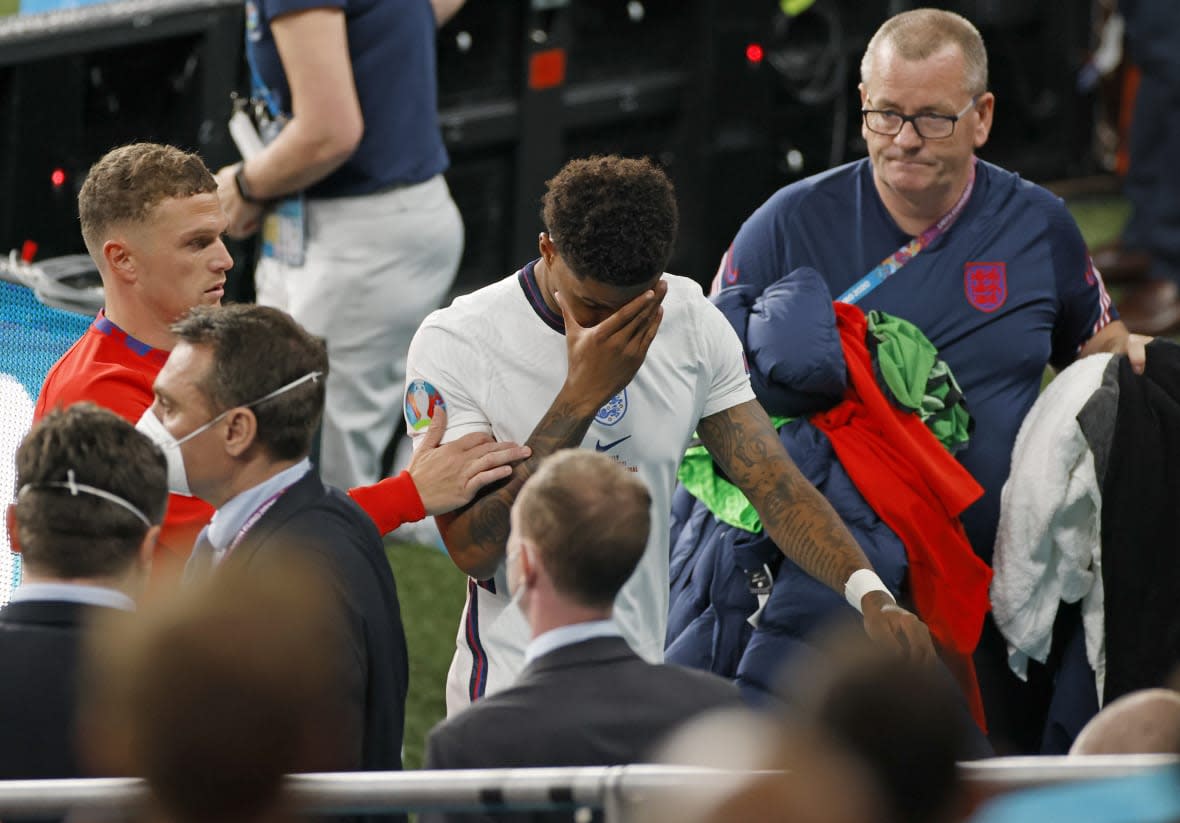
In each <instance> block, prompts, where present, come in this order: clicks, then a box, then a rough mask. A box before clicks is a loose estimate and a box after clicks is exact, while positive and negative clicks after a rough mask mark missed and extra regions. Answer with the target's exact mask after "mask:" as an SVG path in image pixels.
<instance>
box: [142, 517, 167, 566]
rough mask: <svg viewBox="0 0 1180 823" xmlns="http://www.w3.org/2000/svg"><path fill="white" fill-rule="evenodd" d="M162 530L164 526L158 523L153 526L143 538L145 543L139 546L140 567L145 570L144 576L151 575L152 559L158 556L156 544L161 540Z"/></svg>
mask: <svg viewBox="0 0 1180 823" xmlns="http://www.w3.org/2000/svg"><path fill="white" fill-rule="evenodd" d="M162 529H163V526H161V525H160V524H158V523H157V524H156V525H155V526H152V527H151V528H150V529H148V530H147V534H145V535H144V536H143V542H142V543H140V544H139V567H140V568H141V569H143V573H144V574H150V573H151V570H152V559H153V558H154V557H155V556H156V543H157V542H158V541H159V539H160V531H161V530H162Z"/></svg>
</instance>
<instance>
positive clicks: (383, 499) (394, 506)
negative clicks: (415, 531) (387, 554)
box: [348, 471, 426, 534]
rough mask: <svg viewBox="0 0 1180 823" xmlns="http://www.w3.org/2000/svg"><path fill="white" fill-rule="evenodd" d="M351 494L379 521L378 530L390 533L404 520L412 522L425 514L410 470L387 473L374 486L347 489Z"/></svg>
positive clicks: (375, 521)
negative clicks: (387, 474) (391, 475)
mask: <svg viewBox="0 0 1180 823" xmlns="http://www.w3.org/2000/svg"><path fill="white" fill-rule="evenodd" d="M348 496H349V497H351V498H352V499H353V502H355V503H356V504H357V505H358V506H360V507H361V508H362V509H364V510H365V514H367V515H369V517H371V518H372V519H373V522H374V523H375V524H377V531H379V532H381V534H388V533H389V532H391V531H393V530H394V529H396V528H397V527H398V526H400V525H402V524H403V523H413V522H414V521H415V520H421V519H422V518H423V517H425V516H426V509H424V508H423V507H422V498H421V497H419V496H418V489H417V487H416V486H415V485H414V478H412V477H410V473H409V472H408V471H403V472H402V473H401V474H399V475H398V476H397V477H387V478H385V479H384V480H382V481H381V482H380V483H374V484H373V485H372V486H358V487H357V488H355V489H349V490H348Z"/></svg>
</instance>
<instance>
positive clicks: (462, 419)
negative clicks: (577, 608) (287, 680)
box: [406, 264, 754, 714]
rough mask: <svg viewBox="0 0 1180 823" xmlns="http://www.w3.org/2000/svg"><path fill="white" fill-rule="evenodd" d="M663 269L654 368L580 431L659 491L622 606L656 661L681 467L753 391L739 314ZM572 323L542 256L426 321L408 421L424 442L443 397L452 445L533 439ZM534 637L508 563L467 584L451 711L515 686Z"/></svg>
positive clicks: (413, 363) (619, 610)
mask: <svg viewBox="0 0 1180 823" xmlns="http://www.w3.org/2000/svg"><path fill="white" fill-rule="evenodd" d="M663 279H664V280H665V281H666V282H667V284H668V293H667V295H666V296H665V298H664V302H663V308H664V316H663V320H662V321H661V324H660V329H659V331H658V332H657V334H656V337H655V340H654V341H653V342H652V344H651V348H650V349H649V350H648V353H647V357H646V359H645V360H644V363H643V366H641V367H640V369H639V371H638V372H637V373H636V375H635V377H634V378H633V379H632V381H631V383H630V384H628V386H627V387H626V389H624V390H623V391H622V392H620V393H619V394H617V395H616V396H615V397H613V398H612V399H611V400H610V401H608V402H607V403H606V404H605V405H604V406H603V407H602V409H601V410H600V411H599V412H598V415H597V416H596V417H595V419H594V422H593V423H592V424H591V426H590V429H589V431H587V433H586V437H585V439H584V440H583V441H582V448H584V449H595V450H597V451H599V452H604V453H606V454H609V455H610V456H612V457H613V458H614V459H615V460H617V461H618V462H620V463H622V464H623V465H624V466H626V467H627V468H628V469H629V470H630V471H634V472H638V474H639V476H640V477H641V478H642V479H643V480H644V481H645V482H646V483H647V486H648V489H649V490H650V492H651V497H652V510H651V536H650V538H649V539H648V544H647V550H646V551H645V553H644V556H643V559H642V560H641V561H640V564H639V567H638V568H637V569H636V571H635V573H634V574H633V575H632V576H631V579H630V580H628V581H627V584H626V585H625V586H624V587H623V589H622V591H621V592H620V593H619V596H618V598H617V599H616V601H615V611H614V619H615V621H616V622H617V623H618V625H619V628H620V629H621V630H622V632H623V636H624V637H625V638H626V640H627V642H628V643H629V644H630V645H631V646H632V647H633V648H634V649H635V650H636V652H638V653H639V654H640V655H642V656H643V657H644V658H646V659H647V660H651V661H659V660H662V659H663V650H664V633H665V629H666V626H667V616H668V520H669V516H670V509H671V498H672V492H673V489H674V488H675V485H676V470H677V468H678V466H679V465H680V460H681V458H682V457H683V456H684V450H685V448H686V447H687V446H688V443H689V440H690V439H691V437H692V435H693V432H694V430H695V429H696V426H697V423H698V421H699V420H700V419H701V418H702V417H707V416H709V415H711V414H715V413H717V412H720V411H724V410H725V409H728V408H731V407H733V406H736V405H738V404H740V403H744V402H746V401H748V400H752V399H754V393H753V391H752V389H751V388H750V381H749V377H748V375H747V372H746V367H745V358H744V355H743V353H742V347H741V343H740V342H739V340H738V338H737V335H736V334H735V333H734V331H733V329H732V328H731V327H730V325H729V323H728V321H726V319H725V318H724V317H723V316H722V314H721V312H720V311H718V310H717V308H716V307H715V306H713V305H712V304H711V303H709V301H708V300H706V299H705V297H704V295H703V294H702V292H701V288H700V286H698V285H697V284H696V283H695V282H693V281H692V280H689V279H687V278H684V277H677V276H675V275H669V274H665V275H664V277H663ZM563 328H564V326H563V323H562V318H561V315H560V314H554V312H553V311H552V310H550V309H549V307H548V306H547V305H546V304H545V302H544V300H543V299H542V298H541V294H540V290H539V289H538V287H537V282H536V279H535V278H534V276H533V264H529V265H528V266H526V267H525V268H524V269H522V270H521V271H519V272H517V273H516V274H515V275H512V276H511V277H508V278H505V279H504V280H501V281H499V282H497V283H493V284H491V285H489V286H486V287H484V288H482V289H479V290H478V291H475V292H473V293H471V294H468V295H465V296H463V297H459V298H457V299H456V300H455V302H454V303H453V304H452V305H451V306H449V307H448V308H445V309H440V310H438V311H436V312H434V313H433V314H431V315H430V316H429V317H427V318H426V320H425V321H424V322H423V324H422V326H421V328H419V330H418V332H417V334H415V336H414V340H413V342H412V343H411V344H410V349H409V354H408V358H407V368H406V385H407V391H406V420H407V424H408V426H409V429H410V433H411V435H413V436H414V438H415V445H417V443H418V442H419V440H420V437H421V435H422V434H423V433H424V432H425V427H426V425H427V424H428V423H429V411H430V409H432V408H433V406H434V405H435V404H436V403H437V402H438V398H439V397H441V398H442V401H443V402H444V403H445V405H446V410H447V432H446V437H445V439H446V440H447V441H450V440H454V439H456V438H458V437H462V436H463V435H465V434H468V433H470V432H488V433H490V434H491V435H492V436H493V437H495V438H496V439H497V440H513V441H516V442H518V443H524V442H526V441H527V440H528V438H529V435H530V434H531V433H532V431H533V429H534V428H536V426H537V423H539V422H540V420H541V418H542V417H543V416H544V414H545V412H546V411H547V410H548V409H549V406H550V405H551V404H552V402H553V399H554V398H555V397H556V396H557V392H558V391H559V390H560V389H561V386H562V384H563V383H564V382H565V377H566V370H567V355H566V340H565V335H564V331H563ZM529 639H530V631H529V627H528V624H527V623H526V621H525V619H524V615H523V614H522V613H521V611H520V610H519V609H518V608H517V607H516V605H515V604H513V603H511V601H510V597H509V593H508V583H507V579H506V574H505V567H504V564H503V563H501V564H500V567H499V569H497V571H496V574H495V576H494V577H493V578H492V579H491V580H489V581H482V582H477V581H475V580H468V586H467V604H466V606H465V608H464V611H463V616H462V619H461V621H460V625H459V632H458V636H457V638H456V646H457V650H456V653H455V658H454V660H453V662H452V664H451V671H450V674H449V676H448V679H447V712H448V714H453V713H454V712H455V711H458V710H459V709H460V708H462V707H463V706H466V705H468V704H469V703H470V702H471V701H472V700H474V699H476V698H478V697H480V696H482V695H484V694H491V693H493V692H496V691H499V690H501V689H503V688H505V687H506V686H508V685H510V684H511V683H512V682H513V680H515V678H516V675H517V674H518V673H519V671H520V669H521V668H522V667H523V663H524V650H525V647H526V646H527V645H528V642H529Z"/></svg>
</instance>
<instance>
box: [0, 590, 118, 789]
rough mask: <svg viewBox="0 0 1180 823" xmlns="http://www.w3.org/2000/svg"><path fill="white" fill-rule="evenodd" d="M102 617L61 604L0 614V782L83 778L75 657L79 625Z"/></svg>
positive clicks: (35, 604) (13, 606)
mask: <svg viewBox="0 0 1180 823" xmlns="http://www.w3.org/2000/svg"><path fill="white" fill-rule="evenodd" d="M109 611H114V610H113V609H107V608H103V607H99V606H87V605H83V604H81V603H71V602H67V601H61V600H28V601H19V602H16V603H9V604H8V605H7V606H5V607H4V608H3V609H0V673H2V674H0V780H25V779H29V780H32V779H39V778H50V777H81V776H82V774H81V772H80V771H79V767H78V758H77V755H76V752H75V739H74V730H75V717H76V707H75V702H76V699H77V695H78V682H77V676H78V659H79V656H80V652H81V645H82V637H83V634H84V631H85V628H86V625H87V624H88V623H89V622H90V621H91V620H92V619H94V618H96V617H98V616H99V615H100V614H101V613H103V612H109Z"/></svg>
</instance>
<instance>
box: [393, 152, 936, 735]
mask: <svg viewBox="0 0 1180 823" xmlns="http://www.w3.org/2000/svg"><path fill="white" fill-rule="evenodd" d="M548 189H549V190H548V192H547V194H546V195H545V200H544V211H543V215H542V216H543V219H544V220H545V224H546V226H547V227H548V232H547V233H542V235H541V238H540V244H539V245H540V251H541V257H540V259H538V260H536V261H534V262H533V263H530V264H528V265H527V266H525V267H524V268H523V269H521V270H520V271H519V272H517V273H516V274H514V275H512V276H510V277H508V278H506V279H504V280H501V281H500V282H498V283H494V284H492V285H490V286H487V287H485V288H483V289H480V290H479V291H476V292H474V293H472V294H470V295H467V296H465V297H460V298H458V299H457V300H456V301H455V302H454V303H453V304H452V305H451V306H450V307H448V308H446V309H442V310H439V311H436V312H434V313H433V314H432V315H430V316H429V317H428V318H427V319H426V321H425V322H424V323H423V324H422V327H421V328H420V329H419V330H418V333H417V334H416V335H415V337H414V340H413V342H412V343H411V345H410V350H409V355H408V363H407V390H406V420H407V424H408V426H409V428H410V432H411V434H412V435H414V436H415V440H416V442H417V440H418V439H419V438H420V436H421V435H422V433H424V432H425V427H426V426H427V425H428V424H429V416H430V413H431V410H432V409H433V408H434V407H435V406H436V405H437V404H438V403H439V402H440V401H441V402H442V403H445V405H446V409H447V435H446V436H447V438H448V439H453V438H455V437H459V436H462V435H463V434H466V433H468V432H471V431H480V432H490V433H491V434H492V435H493V436H494V437H495V438H496V439H497V440H515V441H517V442H524V441H525V440H527V442H528V445H529V446H530V447H531V448H532V457H530V458H529V459H528V460H527V461H525V462H524V463H522V464H520V465H518V466H517V467H516V468H515V469H514V472H513V475H512V477H511V478H510V479H509V480H508V481H507V482H506V483H505V484H504V485H502V486H501V487H499V488H497V489H495V490H494V491H491V492H490V493H488V494H485V495H483V496H482V497H480V498H478V499H477V500H476V501H474V502H473V503H472V504H470V505H469V506H467V507H465V508H464V509H461V510H459V511H458V512H455V513H452V514H450V515H446V516H442V517H439V518H438V522H439V528H440V531H441V532H442V535H443V540H444V542H445V543H446V545H447V550H448V551H449V552H450V554H451V557H452V559H453V560H454V561H455V563H456V565H458V566H459V568H460V569H462V570H463V571H464V572H466V573H467V574H468V575H469V577H470V579H469V581H468V589H467V605H466V607H465V609H464V614H463V617H462V620H461V622H460V626H459V633H458V637H457V642H456V645H457V650H456V654H455V658H454V661H453V662H452V664H451V671H450V674H449V676H448V681H447V708H448V713H449V714H452V713H454V712H455V711H456V710H458V709H459V708H461V707H462V706H464V705H466V704H467V703H469V702H470V701H472V700H475V699H477V698H478V697H480V696H482V695H483V694H489V693H492V692H495V691H498V690H499V689H502V688H504V687H505V686H507V685H508V684H510V683H511V682H512V681H513V679H514V678H515V677H516V675H517V674H518V673H519V671H520V669H521V667H522V666H523V662H524V649H525V646H526V645H527V643H528V640H529V637H530V631H529V627H528V625H527V624H526V623H525V621H524V619H523V616H522V615H521V614H520V611H519V610H518V609H517V608H516V607H515V606H514V605H512V604H511V599H510V593H509V592H508V586H507V581H506V579H505V573H504V551H505V548H504V547H505V541H506V539H507V536H508V526H509V520H508V512H509V508H510V507H511V504H512V501H513V500H514V499H515V496H516V492H517V491H518V490H519V488H520V486H521V485H522V484H523V483H524V480H525V479H526V478H527V477H528V476H529V474H530V473H531V471H532V469H533V467H535V466H536V465H537V463H539V462H540V460H541V459H542V458H543V457H545V456H546V455H549V454H552V453H553V452H554V451H557V450H558V449H561V448H570V447H577V446H581V447H582V448H587V449H591V448H592V449H596V450H597V451H600V452H605V453H607V454H610V455H612V456H613V457H614V458H615V459H616V460H618V461H619V462H620V463H622V464H623V465H625V466H627V467H628V468H629V469H631V470H632V471H635V472H638V473H639V475H640V477H642V478H643V480H644V481H645V482H646V483H647V485H648V487H649V489H650V490H651V495H652V529H651V539H650V540H649V542H648V546H647V550H646V552H645V555H644V558H643V560H642V562H641V563H640V565H639V568H638V569H637V570H636V572H635V574H634V575H633V576H632V578H631V579H630V580H629V581H628V583H627V585H626V586H624V588H623V590H622V592H621V593H620V595H619V597H618V600H617V601H616V605H615V619H616V620H617V622H618V623H619V625H620V627H621V629H622V631H623V634H624V637H625V638H626V639H627V640H628V642H629V643H630V644H631V645H632V646H633V647H634V648H635V650H636V651H637V652H638V653H640V654H641V655H643V656H644V657H646V658H647V659H649V660H653V661H655V660H660V659H661V658H662V656H663V642H664V629H665V625H666V622H667V605H668V517H669V510H670V504H671V495H672V490H673V488H674V485H675V482H676V468H677V466H678V465H679V463H680V459H681V457H682V456H683V454H684V449H685V447H686V446H687V445H688V442H689V440H690V438H691V437H692V434H693V431H694V430H696V431H697V433H698V434H699V436H700V438H701V440H702V442H704V444H705V445H706V446H707V447H708V448H709V450H710V452H711V453H712V454H713V456H714V459H715V460H717V462H718V464H719V465H720V466H721V467H722V469H723V470H724V471H725V472H726V474H727V475H728V476H729V477H730V478H731V479H732V480H733V481H734V482H735V483H736V484H737V485H738V486H739V487H741V488H742V489H743V490H744V491H745V492H746V495H747V496H748V497H749V498H750V500H751V502H752V503H753V504H754V506H755V508H756V509H757V510H758V512H759V514H760V515H761V516H762V521H763V523H764V524H765V526H766V529H767V531H768V532H769V533H770V535H771V536H772V537H774V538H775V541H776V543H778V545H779V546H780V547H782V548H783V551H784V553H785V554H786V555H787V556H788V557H790V558H791V559H792V560H794V561H795V562H796V563H798V564H799V565H800V566H802V567H803V568H804V569H806V570H808V571H810V572H811V573H812V574H814V575H815V576H816V577H817V578H819V579H820V580H822V581H824V582H826V583H828V585H830V586H832V587H833V588H836V589H840V588H841V587H845V588H846V589H847V593H848V594H849V598H850V601H852V602H853V603H854V605H856V606H857V607H858V608H860V609H861V610H862V611H863V613H864V615H865V628H866V630H867V631H868V632H869V634H870V635H871V636H874V637H878V638H881V639H882V640H886V641H890V642H893V643H896V644H897V645H899V646H901V647H903V648H908V649H909V650H910V651H911V652H912V653H913V654H914V655H916V656H917V657H919V658H922V659H928V658H930V657H932V655H933V649H932V647H931V645H930V640H929V636H928V634H927V633H926V629H925V626H923V625H922V624H921V622H920V621H918V619H917V618H916V617H915V616H914V615H912V614H910V613H909V612H907V611H905V610H903V609H901V608H899V607H897V606H896V605H895V604H894V603H893V601H892V597H890V596H889V594H888V592H887V591H886V590H885V587H884V585H882V584H881V583H880V581H879V580H876V579H875V575H873V574H872V572H871V571H870V570H869V563H868V561H867V560H866V558H865V557H864V554H863V553H862V552H861V551H860V548H859V547H858V546H857V545H856V542H855V541H854V540H853V538H852V536H851V535H850V534H849V533H848V532H847V530H846V529H845V528H844V526H843V524H842V523H841V522H840V520H839V518H838V517H837V516H836V514H835V512H833V511H832V509H831V507H830V506H829V505H828V503H827V501H825V500H824V498H823V497H822V496H821V495H820V494H819V493H818V492H816V491H815V489H814V488H812V487H811V486H810V485H809V484H808V483H807V481H806V480H805V479H804V478H803V477H802V476H801V475H800V474H799V472H798V470H797V469H796V468H795V466H794V465H793V464H792V463H791V461H790V458H789V457H788V456H787V454H786V452H785V451H784V450H783V448H782V446H781V444H780V442H779V439H778V435H777V434H776V432H775V431H774V428H773V426H772V425H771V423H770V421H769V419H768V418H767V417H766V414H765V412H763V410H762V408H761V407H760V406H759V405H758V403H757V401H756V400H754V394H753V391H752V390H751V388H750V385H749V378H748V377H747V375H746V370H745V367H744V359H743V353H742V348H741V343H740V342H739V341H738V338H737V335H736V334H735V333H734V331H733V329H732V328H730V326H729V324H728V322H727V321H726V320H725V318H724V317H723V316H722V315H721V313H720V312H719V311H718V310H717V309H716V308H715V307H714V306H713V305H712V304H710V303H709V302H708V301H707V300H706V299H705V297H704V295H703V294H702V292H701V289H700V287H699V286H697V285H696V284H695V283H693V282H692V281H690V280H687V279H685V278H681V277H676V276H673V275H668V274H663V273H662V272H663V267H664V265H665V264H666V263H667V260H668V257H669V256H670V254H671V249H672V243H673V241H674V238H675V233H676V222H677V213H676V202H675V196H674V194H673V192H672V186H671V183H670V182H669V181H668V179H667V177H666V176H665V175H664V174H663V172H661V171H660V170H659V169H657V168H656V167H655V166H654V165H652V164H651V163H650V162H648V161H646V160H629V159H623V158H619V157H596V158H591V159H589V160H575V161H571V162H570V163H569V164H567V165H566V166H565V168H563V169H562V171H561V172H559V173H558V175H557V176H556V177H554V178H553V179H552V180H550V181H549V183H548ZM657 331H658V334H657ZM854 575H855V576H854ZM850 578H851V580H850ZM865 581H867V583H866V582H865Z"/></svg>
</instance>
